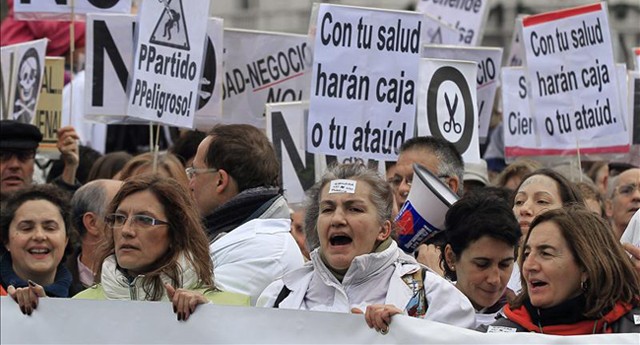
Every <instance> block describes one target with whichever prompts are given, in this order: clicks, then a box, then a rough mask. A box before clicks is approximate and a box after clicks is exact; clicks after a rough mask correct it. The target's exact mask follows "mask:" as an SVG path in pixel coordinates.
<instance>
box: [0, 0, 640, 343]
mask: <svg viewBox="0 0 640 345" xmlns="http://www.w3.org/2000/svg"><path fill="white" fill-rule="evenodd" d="M196 1H197V2H198V4H200V3H202V4H205V5H204V6H205V7H207V8H208V6H209V3H210V1H208V0H194V1H193V3H191V1H186V0H184V1H180V0H167V1H164V2H163V1H155V0H153V1H151V0H145V1H133V2H132V1H115V2H114V3H119V4H118V5H114V6H113V7H114V8H116V7H117V10H118V11H114V12H115V14H111V15H110V16H107V15H104V14H99V13H98V14H95V15H94V14H92V13H90V10H87V12H86V13H85V14H84V15H85V17H84V18H82V20H78V21H75V20H74V21H73V22H70V21H68V19H69V18H68V17H64V15H61V14H60V13H57V15H58V16H59V18H56V17H55V15H54V16H53V17H46V18H45V17H40V16H39V15H38V14H39V13H41V12H46V11H45V10H49V9H48V8H39V7H38V6H39V4H37V2H31V4H27V5H24V4H23V5H21V6H24V7H23V8H19V5H18V3H19V2H18V1H12V0H7V4H8V8H9V13H8V15H7V16H6V17H5V18H4V20H3V21H2V24H1V27H0V30H1V36H2V37H1V41H0V42H1V45H2V49H3V53H2V54H3V55H2V75H1V79H2V90H0V91H1V93H2V101H3V102H2V104H1V108H2V118H1V121H0V236H1V237H0V238H1V240H2V244H3V246H2V247H0V295H1V296H6V297H3V299H2V303H5V304H8V303H11V306H12V307H14V308H15V309H19V311H20V312H21V313H22V314H25V315H29V316H31V315H34V314H37V313H38V312H39V310H38V309H39V308H38V306H39V305H40V303H42V302H43V301H44V300H47V299H49V298H51V299H80V300H96V301H98V300H99V301H114V300H121V301H161V302H164V303H167V304H172V308H169V309H167V313H169V312H170V309H171V310H172V312H173V313H174V318H175V319H177V321H176V322H190V320H192V319H194V318H197V317H198V316H199V313H198V311H199V309H201V308H204V305H208V304H214V305H225V306H226V305H228V306H241V307H245V308H274V309H292V310H301V311H315V312H334V313H346V314H355V316H357V317H361V318H363V319H364V320H363V321H362V322H363V323H366V325H367V326H368V327H369V328H371V329H373V330H374V331H376V332H378V333H379V334H381V335H387V334H388V333H390V332H393V328H394V320H396V319H397V318H398V315H405V316H410V317H414V318H419V319H424V320H428V321H434V322H438V323H443V324H447V325H452V326H456V327H460V328H465V329H469V330H474V331H477V332H484V333H491V332H534V333H542V334H549V335H557V336H572V335H590V334H604V333H640V149H639V147H640V129H639V128H640V127H639V126H638V121H640V67H639V66H638V63H639V62H640V48H635V49H636V52H635V54H637V60H636V61H634V63H635V68H636V70H635V71H633V67H634V66H633V65H632V64H630V65H629V66H622V67H621V66H620V64H616V63H615V62H616V60H615V59H614V57H613V53H612V43H611V41H612V39H611V37H610V36H611V35H610V32H609V28H608V25H609V24H608V22H607V19H608V20H609V21H611V20H612V19H611V18H609V16H608V15H609V14H608V12H607V7H606V3H591V4H589V3H586V4H585V6H582V7H576V8H572V9H568V10H566V11H564V12H563V10H560V11H558V12H550V13H542V14H530V15H525V16H523V17H519V18H518V19H517V22H516V24H517V25H516V26H517V30H515V32H514V37H515V36H516V35H517V36H519V37H518V39H517V40H514V42H513V45H512V46H511V47H505V49H506V50H504V51H503V49H502V48H500V49H497V48H496V47H480V41H479V40H480V39H481V37H478V36H480V32H481V30H480V31H478V30H473V26H474V25H476V24H474V23H475V22H474V20H476V17H478V18H479V19H477V21H478V23H477V25H479V26H480V27H481V26H482V24H483V19H482V18H483V14H482V13H485V14H484V16H485V17H484V20H486V11H487V2H488V1H486V0H478V1H458V2H455V1H450V2H448V1H426V0H423V1H415V3H416V5H415V6H413V8H412V10H413V11H404V12H400V11H385V10H380V9H370V8H360V7H343V6H339V5H327V4H318V6H317V7H316V8H314V10H313V13H312V16H311V22H310V29H309V32H310V33H309V35H308V36H303V35H289V36H285V35H281V36H278V35H270V34H266V33H259V32H245V31H242V30H234V29H227V28H226V27H225V28H224V29H223V28H222V21H221V20H218V19H210V18H207V16H206V15H205V14H203V10H202V8H200V7H199V6H200V5H198V4H196ZM78 2H81V3H87V5H86V6H89V7H90V6H91V5H90V4H89V3H91V2H90V1H79V0H76V4H78ZM51 3H52V4H51V5H47V6H49V7H56V6H57V5H55V4H53V3H54V2H51ZM122 3H125V5H122V6H121V4H122ZM177 4H179V5H177ZM29 6H31V7H34V8H35V9H33V10H32V9H31V8H30V7H29ZM211 6H215V2H213V4H211ZM45 7H46V6H45ZM636 10H638V11H640V7H637V8H636ZM153 11H156V12H153ZM438 11H440V12H438ZM455 11H462V12H464V15H465V16H469V17H468V18H473V20H471V19H469V20H467V21H465V22H463V24H462V25H465V26H466V28H459V27H458V26H455V27H454V25H453V24H454V23H451V24H445V23H444V22H443V21H444V20H445V19H446V18H447V17H446V15H447V14H451V13H454V14H455V13H456V12H455ZM95 12H99V11H97V10H96V11H95ZM130 13H133V14H130ZM156 13H157V14H156ZM204 13H206V12H204ZM20 14H22V15H23V16H22V17H21V16H20ZM430 15H432V16H430ZM438 16H439V17H440V18H437V17H438ZM28 17H29V18H28ZM158 18H160V19H158ZM464 18H467V17H464ZM52 19H53V20H52ZM61 19H66V21H65V20H61ZM459 19H463V18H462V17H461V18H459ZM185 20H186V22H185ZM196 22H197V23H196ZM133 23H136V24H137V25H138V26H139V28H137V29H136V30H135V33H134V36H135V35H138V36H135V37H134V38H133V40H131V39H132V37H131V24H133ZM458 24H460V22H458ZM558 28H560V30H559V29H558ZM187 30H189V31H187ZM562 30H565V31H562ZM187 32H188V33H187ZM222 32H224V37H223V38H222ZM436 33H437V34H436ZM145 35H146V36H145ZM216 35H218V36H216ZM114 37H115V39H114ZM215 37H218V38H215ZM42 39H46V41H45V40H42ZM243 40H246V41H243ZM129 41H130V42H129ZM201 42H205V43H207V42H208V43H209V44H204V45H202V44H200V43H201ZM243 42H244V44H242V43H243ZM516 42H518V44H516ZM183 43H184V44H183ZM28 44H31V45H28ZM637 44H638V45H640V42H637ZM223 45H224V49H225V50H226V52H224V65H223V63H222V59H223V53H222V46H223ZM234 49H235V50H234ZM483 49H484V50H483ZM258 50H264V51H267V53H264V52H263V53H262V54H260V53H254V52H253V51H258ZM31 52H33V53H31ZM503 53H504V54H503ZM30 54H31V55H30ZM32 54H36V55H32ZM37 54H41V55H42V56H41V57H38V55H37ZM216 54H218V55H217V58H216V57H215V56H216ZM45 55H46V59H45V57H44V56H45ZM98 55H99V56H98ZM210 55H213V56H214V58H213V59H211V58H210ZM503 55H504V56H508V58H506V59H503ZM83 56H86V58H83ZM6 57H10V59H11V61H12V62H11V63H9V62H8V61H9V58H6ZM52 57H62V58H63V59H58V61H62V62H61V63H60V64H59V66H60V69H59V70H58V72H59V73H58V72H53V71H54V70H55V67H54V63H55V60H56V59H50V58H52ZM82 59H84V60H85V61H86V66H85V67H84V69H83V70H78V69H77V65H78V64H77V61H78V60H82ZM23 60H24V61H31V62H29V63H28V64H30V65H29V66H26V65H27V63H24V64H23V63H22V62H21V61H23ZM45 60H46V62H45ZM105 60H109V61H111V62H110V64H105V62H104V61H105ZM503 60H504V61H503ZM74 61H75V62H74ZM50 63H51V65H50ZM14 65H15V67H14ZM8 66H10V67H8ZM627 67H628V69H627ZM12 69H15V73H14V72H13V71H12ZM122 71H124V74H122V75H121V74H120V72H122ZM216 71H217V72H216ZM9 75H10V76H12V77H13V79H11V78H9V77H7V76H9ZM56 76H57V77H59V79H60V80H59V87H57V86H52V85H54V84H55V83H56V82H54V81H52V80H53V79H54V78H56ZM198 76H201V77H200V78H198ZM123 78H124V79H123ZM26 79H37V80H36V81H35V84H34V85H33V86H28V87H30V88H32V89H31V90H27V86H25V83H26V82H27V81H28V80H26ZM11 80H13V83H14V84H15V85H14V86H7V85H9V84H7V83H10V82H11ZM214 84H215V86H214ZM210 85H211V87H209V86H210ZM279 87H281V88H279ZM56 88H57V89H56ZM52 89H56V90H53V91H52ZM29 92H30V93H34V95H29V94H28V93H29ZM280 92H282V94H280ZM287 92H289V93H287ZM38 93H40V96H39V97H40V98H39V99H38V96H37V94H38ZM276 94H277V95H279V96H277V95H276ZM50 95H52V98H48V97H49V96H50ZM56 95H57V96H56ZM285 95H292V96H293V99H289V98H287V97H288V96H285ZM56 97H57V98H56ZM96 97H97V98H96ZM50 99H51V100H53V101H50ZM36 100H38V101H37V102H36ZM282 101H291V102H289V103H282ZM48 102H50V103H48ZM580 102H582V103H580ZM45 103H46V104H45ZM546 114H552V115H546ZM634 121H635V122H634ZM51 126H53V127H51ZM300 138H301V139H300ZM285 152H286V153H285ZM65 303H66V302H65ZM95 303H99V302H95ZM102 303H108V302H102ZM88 305H89V304H87V306H88ZM4 317H5V316H4V315H3V318H4ZM513 339H517V338H513ZM424 342H428V340H427V339H425V340H424Z"/></svg>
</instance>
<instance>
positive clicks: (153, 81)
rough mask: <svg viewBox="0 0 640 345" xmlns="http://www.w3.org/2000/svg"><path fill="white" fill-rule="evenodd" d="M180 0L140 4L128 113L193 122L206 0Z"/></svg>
mask: <svg viewBox="0 0 640 345" xmlns="http://www.w3.org/2000/svg"><path fill="white" fill-rule="evenodd" d="M183 2H184V1H183V0H173V1H170V2H163V3H160V2H155V1H145V2H144V3H143V5H142V9H141V11H140V13H139V18H140V21H139V23H140V27H139V30H138V36H137V37H138V40H137V42H138V43H137V46H136V51H135V53H134V61H133V77H132V82H131V87H130V90H129V91H128V100H129V102H128V106H127V115H129V116H133V117H137V118H140V119H144V120H148V121H153V122H159V123H164V124H168V125H174V126H178V127H186V128H193V127H194V118H195V111H196V106H197V103H198V94H199V84H200V77H201V73H202V70H201V69H202V64H203V60H204V54H203V53H204V43H205V37H206V32H207V16H203V15H202V13H209V4H210V1H208V0H191V1H189V2H188V6H184V5H183Z"/></svg>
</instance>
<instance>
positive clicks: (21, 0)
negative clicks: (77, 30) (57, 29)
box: [13, 0, 131, 20]
mask: <svg viewBox="0 0 640 345" xmlns="http://www.w3.org/2000/svg"><path fill="white" fill-rule="evenodd" d="M13 6H14V10H15V18H16V19H20V20H71V17H72V13H73V14H75V15H79V16H82V15H86V14H87V13H95V12H102V13H122V14H127V13H131V0H15V1H14V2H13ZM80 18H81V17H80Z"/></svg>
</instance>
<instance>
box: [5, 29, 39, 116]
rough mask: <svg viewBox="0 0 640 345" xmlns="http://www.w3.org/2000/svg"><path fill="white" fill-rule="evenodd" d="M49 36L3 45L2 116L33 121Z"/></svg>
mask: <svg viewBox="0 0 640 345" xmlns="http://www.w3.org/2000/svg"><path fill="white" fill-rule="evenodd" d="M46 48H47V40H46V39H40V40H37V41H31V42H27V43H20V44H15V45H10V46H5V47H2V48H1V49H0V55H1V56H2V64H1V65H2V68H1V69H0V73H1V75H0V112H1V113H0V118H1V119H2V120H6V119H8V120H17V121H20V122H24V123H31V124H33V121H34V119H35V112H36V105H37V104H38V96H39V95H40V88H41V87H42V80H43V73H44V58H45V52H46Z"/></svg>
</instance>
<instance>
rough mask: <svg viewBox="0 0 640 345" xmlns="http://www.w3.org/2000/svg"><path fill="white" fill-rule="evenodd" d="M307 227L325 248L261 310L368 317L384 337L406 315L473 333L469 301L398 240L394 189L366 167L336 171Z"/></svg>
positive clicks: (321, 185) (276, 287)
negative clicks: (313, 229)
mask: <svg viewBox="0 0 640 345" xmlns="http://www.w3.org/2000/svg"><path fill="white" fill-rule="evenodd" d="M308 195H309V201H308V206H307V212H308V213H307V216H306V219H305V222H313V223H315V225H316V229H317V230H316V231H317V238H318V241H319V243H320V246H319V247H318V248H316V249H315V250H313V251H312V252H311V254H310V256H311V260H310V261H308V262H307V263H306V264H305V265H304V266H303V267H301V268H299V269H297V270H294V271H291V272H289V273H287V274H285V275H284V276H283V277H282V279H280V280H278V281H276V282H274V283H272V284H271V285H269V286H268V287H267V288H266V289H265V290H264V291H263V293H262V295H261V296H260V297H259V298H258V303H257V305H259V306H265V307H278V308H287V309H298V310H314V311H333V312H342V313H349V312H354V313H362V312H363V311H364V314H365V320H366V322H367V324H368V325H369V327H372V328H375V329H376V330H378V331H380V332H382V333H383V334H384V333H386V332H387V331H388V328H389V323H390V322H391V317H392V316H393V315H396V314H405V315H409V316H413V317H418V318H423V319H426V320H430V321H437V322H443V323H447V324H451V325H456V326H460V327H466V328H472V327H473V326H474V323H475V318H474V315H473V309H472V307H471V304H470V303H469V301H468V300H467V298H465V297H464V295H462V293H460V291H458V290H457V289H456V288H455V287H454V286H453V285H451V284H450V283H449V282H447V281H446V280H444V279H443V278H442V277H440V276H439V275H437V274H435V273H433V272H432V271H430V270H427V269H426V268H424V267H423V266H421V265H420V264H419V263H418V262H417V261H416V260H415V259H414V258H413V257H412V256H409V255H406V254H405V253H404V252H403V251H402V250H401V249H400V248H398V246H397V244H396V243H395V242H394V241H393V240H392V239H391V237H390V235H391V226H392V225H391V214H392V210H393V206H394V200H393V190H392V189H391V186H390V185H389V184H388V183H386V182H385V180H384V179H382V177H380V176H379V175H378V174H377V172H375V171H372V170H369V169H367V167H366V166H364V165H362V164H343V165H337V166H334V167H332V168H330V169H329V170H328V171H327V172H326V173H325V175H324V176H323V177H322V180H321V181H320V182H318V183H317V184H316V185H314V186H313V187H312V188H311V190H310V191H309V194H308Z"/></svg>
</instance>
